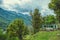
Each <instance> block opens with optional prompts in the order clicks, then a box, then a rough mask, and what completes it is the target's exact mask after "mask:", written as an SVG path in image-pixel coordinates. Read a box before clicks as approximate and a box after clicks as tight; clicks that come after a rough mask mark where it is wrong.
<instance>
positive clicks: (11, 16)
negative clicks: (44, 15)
mask: <svg viewBox="0 0 60 40" xmlns="http://www.w3.org/2000/svg"><path fill="white" fill-rule="evenodd" d="M16 18H19V19H20V18H22V19H23V20H24V22H25V23H26V24H27V25H30V24H31V22H30V19H31V17H30V16H29V15H24V14H22V13H16V12H14V11H7V10H4V9H2V8H0V27H3V28H4V27H6V26H8V24H9V23H10V22H12V21H13V20H15V19H16Z"/></svg>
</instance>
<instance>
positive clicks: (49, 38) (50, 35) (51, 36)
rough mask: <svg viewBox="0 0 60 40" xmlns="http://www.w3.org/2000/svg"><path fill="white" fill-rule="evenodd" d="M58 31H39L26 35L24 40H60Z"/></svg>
mask: <svg viewBox="0 0 60 40" xmlns="http://www.w3.org/2000/svg"><path fill="white" fill-rule="evenodd" d="M59 33H60V31H50V32H48V31H40V32H38V33H36V34H34V35H28V36H27V37H26V40H60V36H58V35H57V34H59Z"/></svg>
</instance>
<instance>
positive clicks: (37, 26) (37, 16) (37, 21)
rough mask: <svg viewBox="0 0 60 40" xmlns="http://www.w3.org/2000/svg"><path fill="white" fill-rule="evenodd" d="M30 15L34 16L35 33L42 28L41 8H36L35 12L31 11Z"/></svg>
mask: <svg viewBox="0 0 60 40" xmlns="http://www.w3.org/2000/svg"><path fill="white" fill-rule="evenodd" d="M30 15H31V16H32V26H33V28H34V33H36V32H38V31H39V30H40V25H41V23H42V21H41V16H40V13H39V9H35V10H34V12H33V13H32V12H30Z"/></svg>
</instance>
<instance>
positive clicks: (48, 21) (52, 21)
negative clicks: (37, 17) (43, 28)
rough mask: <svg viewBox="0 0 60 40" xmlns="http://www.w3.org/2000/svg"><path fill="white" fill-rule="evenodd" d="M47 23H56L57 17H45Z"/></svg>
mask: <svg viewBox="0 0 60 40" xmlns="http://www.w3.org/2000/svg"><path fill="white" fill-rule="evenodd" d="M43 20H44V23H45V24H55V23H56V18H55V16H54V15H48V16H46V17H44V18H43Z"/></svg>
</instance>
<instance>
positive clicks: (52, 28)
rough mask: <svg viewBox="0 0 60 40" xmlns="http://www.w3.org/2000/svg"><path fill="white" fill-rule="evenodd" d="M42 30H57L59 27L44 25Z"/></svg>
mask: <svg viewBox="0 0 60 40" xmlns="http://www.w3.org/2000/svg"><path fill="white" fill-rule="evenodd" d="M42 28H43V29H45V30H57V29H58V26H57V25H56V24H43V25H42Z"/></svg>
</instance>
